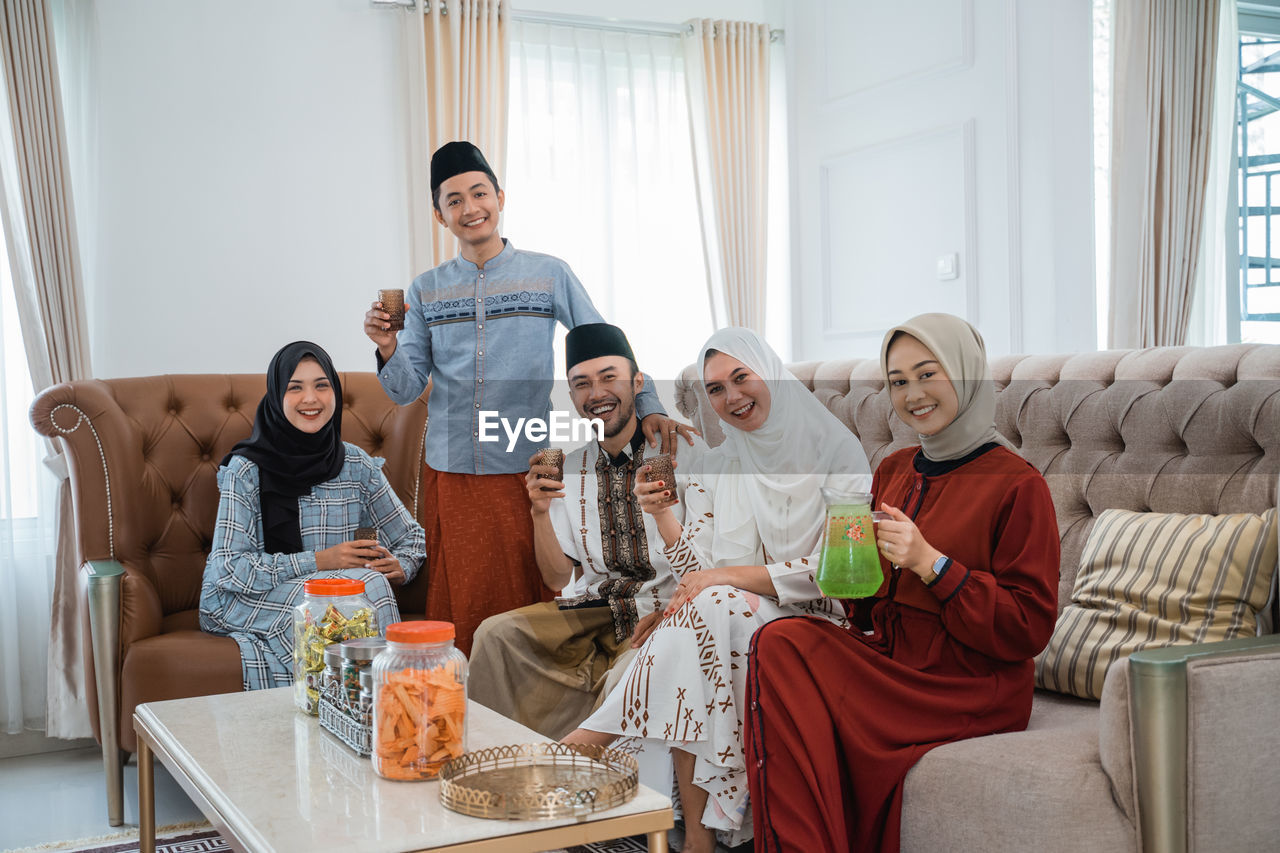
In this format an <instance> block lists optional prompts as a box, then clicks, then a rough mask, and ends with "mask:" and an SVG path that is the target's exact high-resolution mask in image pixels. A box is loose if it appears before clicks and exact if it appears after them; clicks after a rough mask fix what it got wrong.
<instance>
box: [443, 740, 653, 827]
mask: <svg viewBox="0 0 1280 853" xmlns="http://www.w3.org/2000/svg"><path fill="white" fill-rule="evenodd" d="M638 788H639V769H638V767H637V766H636V760H635V759H634V758H632V757H631V756H630V755H627V754H626V753H623V752H619V751H617V750H615V749H607V748H605V747H599V746H573V747H570V746H566V745H564V744H560V743H542V744H523V745H519V746H496V747H492V748H490V749H481V750H477V751H476V752H468V753H464V754H463V755H461V756H459V757H457V758H455V759H453V760H452V761H450V762H448V763H447V764H445V765H444V767H442V768H441V769H440V801H441V802H442V803H443V804H444V806H445V808H448V809H452V810H453V811H455V812H461V813H462V814H465V815H471V816H472V817H487V818H496V819H499V820H540V819H541V820H546V819H550V818H560V817H575V816H578V815H581V814H584V813H588V812H594V811H601V810H603V809H610V808H613V807H614V806H619V805H622V804H623V803H625V802H626V801H627V800H629V799H631V798H632V797H634V796H635V795H636V791H637V790H638Z"/></svg>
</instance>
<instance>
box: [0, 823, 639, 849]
mask: <svg viewBox="0 0 1280 853" xmlns="http://www.w3.org/2000/svg"><path fill="white" fill-rule="evenodd" d="M206 826H207V825H206ZM648 849H649V847H648V844H647V843H646V841H645V837H644V836H643V835H636V836H633V837H631V838H619V839H617V840H616V841H601V842H597V843H595V844H587V845H584V846H581V847H570V848H568V850H564V851H554V853H645V851H646V850H648ZM230 850H231V846H230V845H229V844H227V842H226V841H224V840H223V838H222V836H220V835H218V833H217V832H216V831H214V830H213V829H209V828H206V829H194V830H193V829H191V828H189V827H188V828H185V829H181V830H176V831H171V832H160V833H157V835H156V853H223V851H230ZM6 853H138V838H137V831H136V830H135V831H134V832H132V833H121V834H120V835H118V836H115V837H114V838H112V837H106V838H93V839H83V840H82V841H73V842H63V843H61V844H45V845H41V846H39V847H24V848H21V849H18V850H12V851H7V852H6Z"/></svg>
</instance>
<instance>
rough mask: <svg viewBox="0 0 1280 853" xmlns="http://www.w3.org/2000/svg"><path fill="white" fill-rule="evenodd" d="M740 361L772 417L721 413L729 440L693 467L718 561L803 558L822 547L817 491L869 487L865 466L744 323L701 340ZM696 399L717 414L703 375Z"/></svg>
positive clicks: (841, 428)
mask: <svg viewBox="0 0 1280 853" xmlns="http://www.w3.org/2000/svg"><path fill="white" fill-rule="evenodd" d="M710 350H716V351H718V352H722V353H724V354H726V355H729V356H732V357H733V358H736V359H737V360H738V361H741V362H742V363H743V364H745V365H746V366H747V367H748V368H749V369H750V370H751V371H753V372H754V373H755V374H756V375H758V376H759V377H760V378H761V379H763V380H764V381H765V383H766V385H767V386H768V388H769V395H770V402H769V415H768V418H767V419H766V421H765V422H764V423H763V424H761V426H760V427H759V428H758V429H756V430H753V431H751V432H745V431H743V430H740V429H738V428H737V427H735V426H734V425H733V424H730V423H726V422H725V421H724V420H723V419H722V420H721V423H722V424H723V426H724V432H725V440H724V443H723V444H721V445H720V446H719V447H716V448H714V449H712V450H711V451H709V452H708V453H707V455H706V456H705V457H704V458H703V460H702V462H701V464H700V465H699V466H698V467H699V470H700V471H701V472H702V477H701V479H702V481H703V484H704V485H705V486H706V488H707V490H708V491H710V492H711V494H712V500H713V506H714V509H713V512H714V513H715V522H714V532H713V536H712V543H711V551H712V553H711V560H712V563H713V564H714V565H716V566H740V565H761V564H764V563H765V562H766V555H767V561H769V562H780V561H782V560H792V559H797V558H800V557H806V556H808V555H810V554H812V553H813V552H814V551H815V550H817V547H818V541H819V537H820V536H821V534H822V526H823V520H824V518H825V516H826V513H825V504H824V503H823V500H822V494H821V492H820V491H819V489H820V488H822V487H823V486H827V487H829V488H832V489H835V490H837V491H840V492H843V493H849V492H870V491H871V466H870V465H868V464H867V456H866V454H865V453H864V452H863V450H862V445H861V444H860V443H859V442H858V439H857V438H856V437H855V436H854V434H853V433H852V432H851V431H850V430H849V428H848V427H846V426H845V425H844V424H842V423H840V421H839V420H838V419H837V418H836V416H835V415H833V414H831V412H829V411H828V410H827V408H826V407H825V406H823V405H822V403H820V402H818V399H817V398H816V397H814V396H813V394H812V393H810V392H809V391H808V389H806V388H805V387H804V386H803V385H802V384H801V383H800V382H799V380H797V379H796V378H795V377H794V376H792V375H791V373H790V372H789V371H788V370H787V369H786V368H785V367H784V366H783V364H782V359H780V358H779V357H778V354H777V353H776V352H774V351H773V349H772V348H770V346H769V345H768V344H767V343H765V342H764V340H763V339H762V338H761V337H760V336H759V335H757V334H756V333H755V332H753V331H751V330H750V329H742V328H728V329H721V330H720V331H718V332H716V333H715V334H714V335H712V336H711V337H710V338H709V339H708V340H707V342H706V343H705V344H703V346H702V351H701V353H700V355H699V357H698V364H699V365H700V366H701V368H702V369H703V371H704V373H703V375H704V376H705V375H706V374H705V366H706V360H707V352H708V351H710ZM697 387H698V399H699V404H700V405H702V406H704V407H705V408H704V411H708V412H710V411H715V410H714V409H713V408H712V407H711V399H710V397H708V396H707V390H706V385H705V382H700V383H698V386H697Z"/></svg>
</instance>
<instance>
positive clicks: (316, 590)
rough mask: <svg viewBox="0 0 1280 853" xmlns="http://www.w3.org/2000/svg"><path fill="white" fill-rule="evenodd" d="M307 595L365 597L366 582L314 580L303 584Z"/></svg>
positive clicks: (341, 579)
mask: <svg viewBox="0 0 1280 853" xmlns="http://www.w3.org/2000/svg"><path fill="white" fill-rule="evenodd" d="M302 590H303V592H305V593H306V594H307V595H364V581H358V580H354V579H352V578H313V579H312V580H309V581H303V582H302Z"/></svg>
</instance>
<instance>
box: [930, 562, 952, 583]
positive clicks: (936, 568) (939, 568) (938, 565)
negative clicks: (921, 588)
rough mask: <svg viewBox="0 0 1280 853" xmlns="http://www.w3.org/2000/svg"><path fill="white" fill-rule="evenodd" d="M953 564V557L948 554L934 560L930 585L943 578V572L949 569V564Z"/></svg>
mask: <svg viewBox="0 0 1280 853" xmlns="http://www.w3.org/2000/svg"><path fill="white" fill-rule="evenodd" d="M950 565H951V558H950V557H948V556H947V555H946V554H943V555H942V556H941V557H939V558H938V559H936V560H934V561H933V580H931V581H929V586H933V585H934V584H935V583H937V582H938V581H940V580H942V573H943V572H945V571H946V570H947V566H950Z"/></svg>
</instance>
